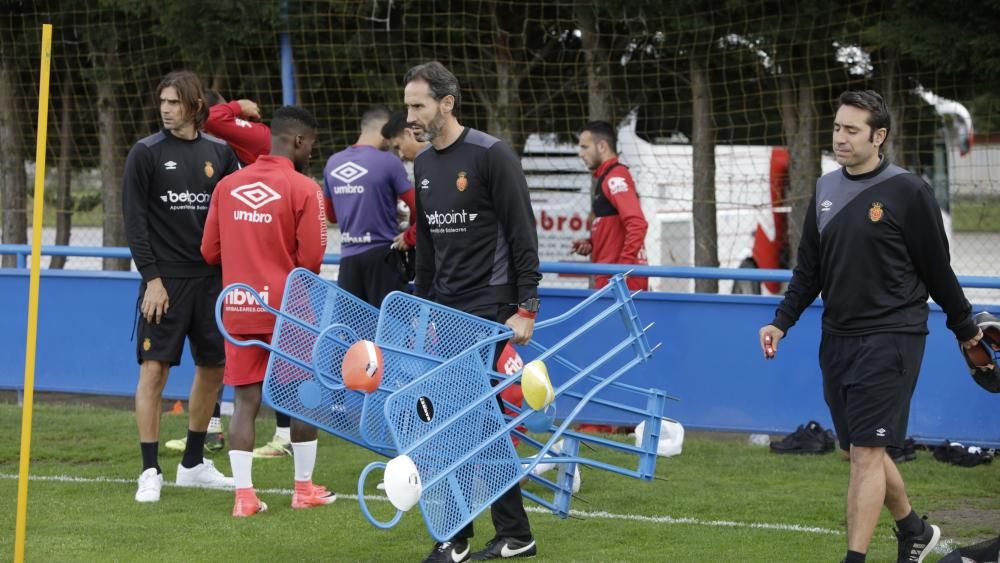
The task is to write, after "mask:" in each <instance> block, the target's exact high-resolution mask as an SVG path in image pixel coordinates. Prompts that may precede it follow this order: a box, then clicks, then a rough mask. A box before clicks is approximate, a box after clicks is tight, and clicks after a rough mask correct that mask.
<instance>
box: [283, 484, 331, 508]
mask: <svg viewBox="0 0 1000 563" xmlns="http://www.w3.org/2000/svg"><path fill="white" fill-rule="evenodd" d="M336 500H337V494H336V493H334V492H331V491H328V490H326V487H323V486H322V485H313V482H312V481H296V482H295V492H294V493H292V508H312V507H314V506H324V505H327V504H333V502H334V501H336Z"/></svg>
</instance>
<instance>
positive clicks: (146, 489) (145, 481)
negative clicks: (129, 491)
mask: <svg viewBox="0 0 1000 563" xmlns="http://www.w3.org/2000/svg"><path fill="white" fill-rule="evenodd" d="M162 488H163V474H162V473H159V472H157V471H156V468H155V467H150V468H149V469H147V470H145V471H143V472H142V474H141V475H139V489H138V490H137V491H136V492H135V500H136V502H159V501H160V489H162Z"/></svg>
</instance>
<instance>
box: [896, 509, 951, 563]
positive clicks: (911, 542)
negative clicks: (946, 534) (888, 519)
mask: <svg viewBox="0 0 1000 563" xmlns="http://www.w3.org/2000/svg"><path fill="white" fill-rule="evenodd" d="M926 520H927V517H926V516H924V531H923V533H920V534H904V533H902V532H900V531H899V530H893V531H895V532H896V540H897V541H899V552H898V556H897V559H896V561H897V562H898V563H920V562H921V561H923V560H924V558H925V557H927V555H928V554H929V553H930V552H931V551H932V550H933V549H934V547H935V546H936V545H937V544H938V540H940V539H941V528H938V527H937V526H935V525H934V524H928V523H927V522H926Z"/></svg>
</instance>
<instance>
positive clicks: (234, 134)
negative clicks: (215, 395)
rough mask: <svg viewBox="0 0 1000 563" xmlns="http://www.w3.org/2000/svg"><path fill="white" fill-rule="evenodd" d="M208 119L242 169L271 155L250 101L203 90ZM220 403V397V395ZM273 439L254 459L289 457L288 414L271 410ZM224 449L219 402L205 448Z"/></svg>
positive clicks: (178, 444) (178, 445)
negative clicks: (227, 97) (263, 156)
mask: <svg viewBox="0 0 1000 563" xmlns="http://www.w3.org/2000/svg"><path fill="white" fill-rule="evenodd" d="M205 103H206V104H207V105H208V117H207V118H206V119H205V123H204V124H203V125H202V128H203V129H204V130H205V132H206V133H209V134H211V135H214V136H216V137H218V138H220V139H222V140H223V141H225V142H226V143H227V144H228V145H229V146H230V147H231V148H232V149H233V152H235V153H236V157H237V158H238V159H239V161H240V164H241V165H242V166H249V165H250V164H253V163H254V162H256V161H257V157H259V156H260V155H262V154H268V153H270V152H271V128H270V127H268V126H267V125H266V124H264V123H262V122H261V121H260V120H261V113H260V107H259V106H258V105H257V103H256V102H254V101H253V100H246V99H240V100H236V101H232V102H227V101H226V99H225V98H223V97H222V94H220V93H219V92H217V91H215V90H207V89H206V90H205ZM220 400H221V395H220ZM274 418H275V428H274V437H273V438H271V441H270V442H268V443H267V444H265V445H263V446H261V447H259V448H255V449H254V451H253V454H254V457H257V458H277V457H283V456H290V455H292V437H291V429H290V426H291V420H290V419H289V417H288V415H286V414H285V413H282V412H277V411H275V413H274ZM164 445H165V446H166V447H167V448H168V449H172V450H178V451H184V449H185V447H186V446H187V438H180V439H177V440H168V441H167V443H166V444H164ZM225 447H226V440H225V433H224V432H223V428H222V412H221V409H220V407H219V403H218V402H216V403H215V410H214V411H213V413H212V418H211V419H210V420H209V422H208V434H207V436H206V438H205V449H206V450H207V451H209V452H213V453H214V452H217V451H221V450H222V449H224V448H225Z"/></svg>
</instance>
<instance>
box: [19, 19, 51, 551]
mask: <svg viewBox="0 0 1000 563" xmlns="http://www.w3.org/2000/svg"><path fill="white" fill-rule="evenodd" d="M41 59H42V72H41V83H40V84H39V87H38V142H37V144H36V146H35V209H34V216H33V218H32V222H31V272H30V274H29V275H30V279H31V282H30V284H29V289H28V338H27V341H26V343H25V347H24V406H23V407H22V409H21V469H20V472H19V473H18V476H17V525H16V531H15V533H14V562H15V563H23V561H24V531H25V524H26V523H27V519H28V463H29V461H30V460H31V409H32V406H33V403H34V396H35V341H36V339H37V338H38V286H39V282H40V279H39V273H40V270H41V267H42V208H43V207H44V206H45V138H46V133H47V132H48V129H49V65H50V64H51V62H52V24H48V23H47V24H45V25H43V26H42V57H41Z"/></svg>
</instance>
